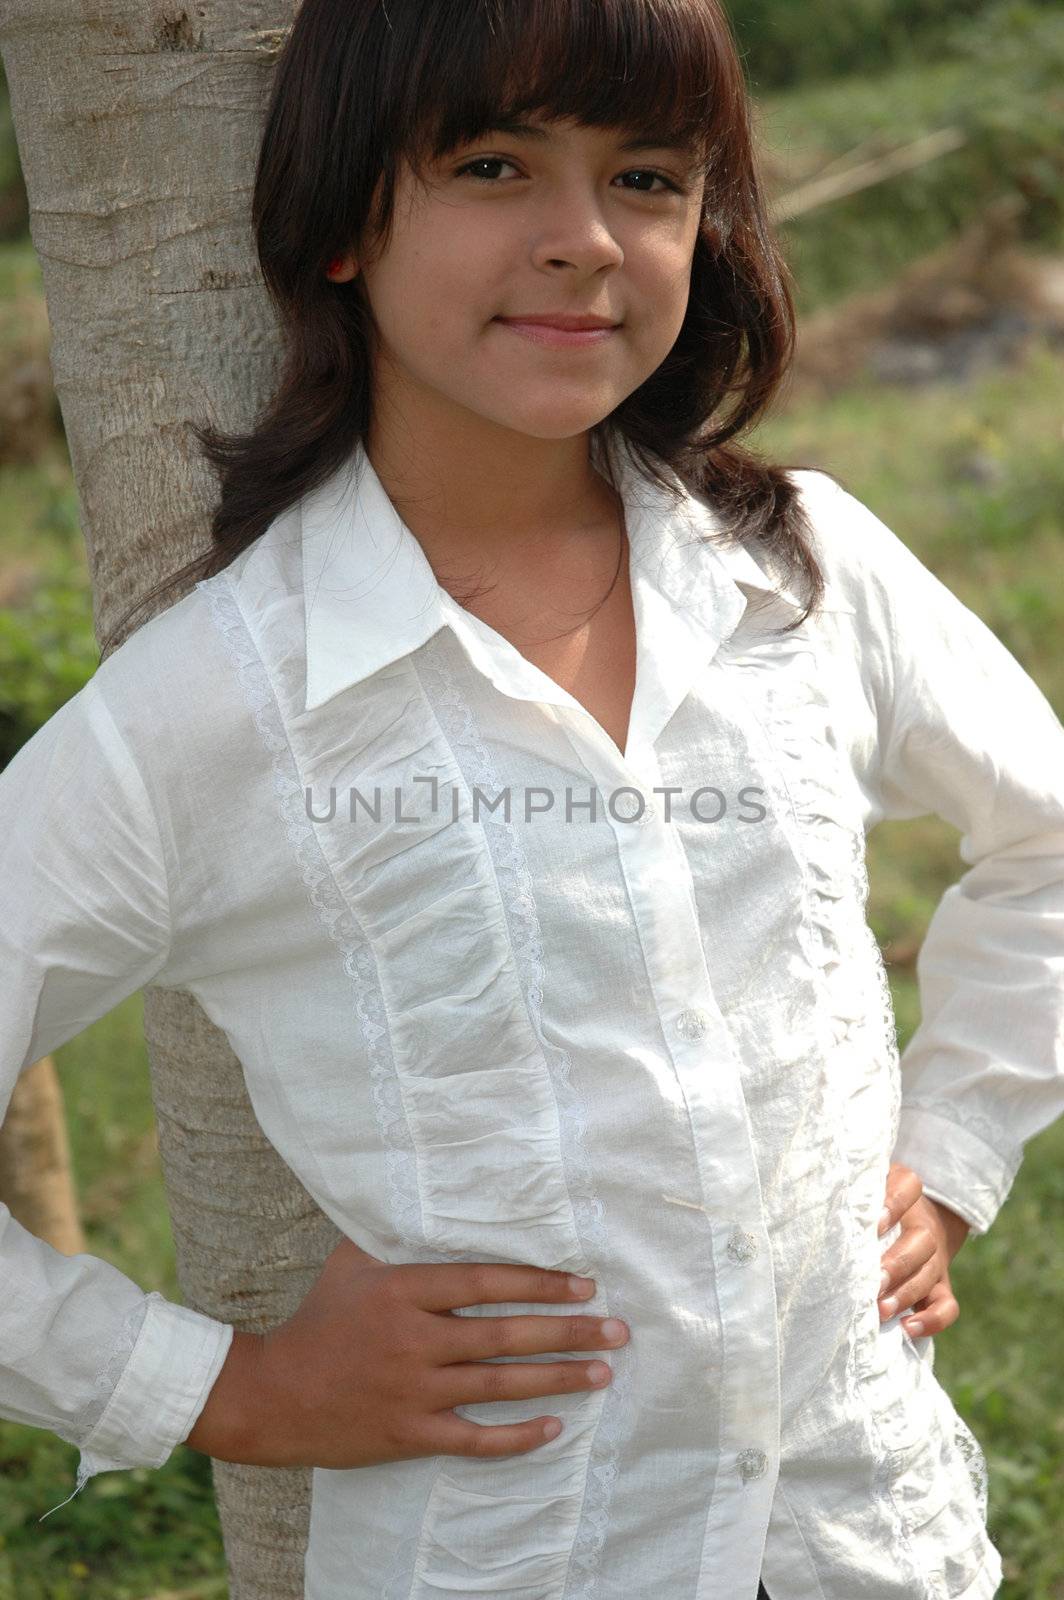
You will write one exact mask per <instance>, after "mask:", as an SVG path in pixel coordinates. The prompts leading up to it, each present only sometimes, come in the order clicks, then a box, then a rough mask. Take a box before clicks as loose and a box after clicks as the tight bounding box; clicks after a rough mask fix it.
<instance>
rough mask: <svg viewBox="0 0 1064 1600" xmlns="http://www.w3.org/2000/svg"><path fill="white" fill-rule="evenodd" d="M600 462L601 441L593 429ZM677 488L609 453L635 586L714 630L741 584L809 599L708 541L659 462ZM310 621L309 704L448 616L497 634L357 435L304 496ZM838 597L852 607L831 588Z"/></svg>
mask: <svg viewBox="0 0 1064 1600" xmlns="http://www.w3.org/2000/svg"><path fill="white" fill-rule="evenodd" d="M591 450H592V461H593V463H594V464H595V465H596V467H598V466H599V465H600V464H601V461H602V451H603V447H602V445H601V444H600V442H599V441H598V439H597V438H594V439H593V440H592V447H591ZM657 465H658V467H659V469H660V470H662V472H663V476H664V477H665V479H666V481H667V482H669V483H670V484H672V485H673V487H674V488H675V489H676V490H677V491H678V495H677V496H676V497H675V498H674V497H673V496H671V495H670V494H668V493H667V492H666V491H664V490H662V489H661V487H660V486H659V485H657V484H654V483H652V482H651V481H650V480H649V479H648V478H647V477H646V475H645V474H644V473H642V472H641V471H639V469H638V468H637V466H636V464H635V463H634V462H633V460H632V458H631V456H630V455H629V453H628V451H627V449H625V448H624V447H623V444H622V445H621V447H620V448H618V449H616V450H615V451H614V453H613V470H614V474H615V477H616V480H617V483H618V487H619V491H620V494H621V497H622V499H623V501H624V507H625V523H626V528H627V533H628V542H629V561H630V567H631V577H632V582H633V585H634V584H635V583H637V582H645V583H648V584H650V585H651V586H652V587H653V588H654V589H656V590H657V591H658V592H659V593H660V594H661V595H662V596H663V597H664V598H665V600H666V602H668V603H669V604H670V605H671V606H673V607H675V608H676V610H677V612H678V613H679V614H680V615H681V616H682V617H683V619H684V622H685V625H687V626H689V625H690V623H691V620H692V619H694V622H695V625H696V626H698V627H699V628H701V629H702V630H703V631H705V632H708V633H711V634H712V635H713V643H714V645H715V644H717V643H719V642H720V640H721V639H724V638H726V637H728V636H729V635H730V634H731V633H732V632H733V631H734V629H735V627H736V625H737V624H738V621H739V619H740V617H741V616H742V614H743V611H744V609H745V605H746V597H745V596H744V595H743V594H742V593H741V590H742V589H753V590H757V591H762V592H767V593H770V594H775V595H776V596H777V597H778V599H779V601H780V602H782V603H783V605H784V606H785V607H788V608H793V609H796V610H801V608H802V603H801V601H799V599H798V598H797V597H796V596H795V595H794V594H793V592H792V591H791V590H789V589H785V588H782V587H780V586H779V585H778V584H776V583H774V582H773V580H772V579H771V577H769V576H768V575H767V574H766V573H765V572H763V571H762V569H761V567H760V566H759V565H758V563H757V562H756V561H755V560H754V558H753V556H752V555H751V554H750V552H749V550H747V549H746V548H745V547H743V546H739V545H721V544H717V543H714V542H708V541H707V540H706V537H705V536H706V535H707V534H717V535H718V536H719V534H720V523H719V520H718V518H717V516H716V515H715V513H714V512H713V511H712V510H711V509H710V508H709V507H708V506H707V505H705V504H704V503H703V502H702V500H701V499H699V498H698V497H696V496H695V495H693V494H692V493H691V492H690V491H689V490H688V489H687V488H686V487H685V486H684V485H683V483H682V482H681V480H680V479H679V477H678V476H677V475H676V474H675V473H674V472H673V471H672V469H671V468H669V467H667V466H665V464H664V463H663V462H660V461H659V462H657ZM300 517H301V546H302V562H303V597H304V616H305V623H306V666H307V678H306V701H305V709H306V710H307V711H312V710H314V709H316V708H317V707H318V706H320V705H323V704H324V703H325V702H326V701H327V700H330V699H332V697H333V696H334V695H337V694H339V693H341V692H342V691H343V690H345V689H348V688H351V687H352V686H353V685H354V684H357V683H359V682H360V681H362V680H363V679H364V678H367V677H369V676H370V675H371V674H372V673H374V672H377V671H379V670H380V669H381V668H383V667H386V666H389V665H391V663H392V662H393V661H397V660H399V659H400V658H401V657H403V656H405V655H408V654H409V653H410V652H412V651H414V650H417V649H418V648H419V647H420V646H421V645H423V644H425V643H426V641H427V640H428V639H430V638H431V637H432V636H433V635H434V634H435V633H437V632H438V631H439V629H440V628H442V627H447V626H450V627H452V628H453V629H454V631H455V632H456V634H458V636H459V637H460V638H461V639H462V640H463V642H464V643H465V644H466V645H467V648H470V649H471V653H472V654H473V655H474V657H475V658H478V659H477V664H478V665H483V664H484V662H485V654H484V652H485V650H486V649H487V648H488V646H487V641H488V640H489V639H490V634H489V633H487V632H486V630H485V625H484V624H482V623H481V622H480V619H479V618H476V617H474V616H472V614H471V613H470V612H468V611H466V610H465V609H464V608H463V607H460V606H459V605H458V604H457V602H456V601H454V600H453V599H452V597H451V596H450V595H449V594H448V593H447V591H446V590H445V589H443V588H442V587H441V586H440V584H439V583H438V582H437V579H436V576H435V573H434V572H433V570H432V567H431V565H430V563H429V560H428V557H427V556H426V555H425V552H424V551H423V550H422V548H421V545H420V544H419V542H418V540H417V538H416V537H415V535H414V534H413V533H412V532H411V531H410V529H409V528H408V527H407V526H406V524H405V523H404V522H403V520H402V518H401V517H400V516H399V514H398V512H397V511H396V509H395V506H394V505H393V504H392V502H391V500H390V499H389V497H388V495H387V493H386V491H385V489H384V486H383V484H382V483H381V481H380V478H379V477H378V476H377V473H376V471H375V470H374V468H373V465H372V463H371V461H370V459H369V456H368V455H367V453H366V450H365V447H364V445H363V444H362V442H361V441H359V442H358V443H357V444H356V446H355V448H354V449H353V450H352V451H351V453H350V455H349V456H348V457H347V458H346V459H345V461H344V462H343V463H342V465H341V466H340V468H339V469H338V470H337V471H336V472H334V473H333V474H332V475H331V476H330V477H329V478H327V479H326V480H325V482H324V483H323V484H321V485H320V486H319V487H318V488H316V489H314V490H312V491H310V492H309V493H308V494H306V495H305V496H304V497H303V499H302V501H301V502H300ZM826 603H827V605H828V607H829V608H830V607H831V605H832V604H833V603H834V605H835V608H836V609H846V610H849V609H851V608H850V607H849V606H847V605H846V604H845V602H841V601H840V600H839V598H838V596H837V593H836V592H835V591H834V590H831V589H830V588H829V593H828V595H827V596H826Z"/></svg>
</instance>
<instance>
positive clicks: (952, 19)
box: [725, 0, 1056, 90]
mask: <svg viewBox="0 0 1064 1600" xmlns="http://www.w3.org/2000/svg"><path fill="white" fill-rule="evenodd" d="M1055 6H1056V0H1041V7H1042V8H1044V9H1045V10H1046V11H1050V10H1052V9H1054V8H1055ZM1029 8H1030V9H1035V7H1034V5H1033V4H1030V5H1029ZM725 9H726V11H727V13H728V15H729V17H730V18H731V21H732V26H733V28H734V31H735V35H736V38H737V39H738V41H739V44H740V46H741V48H742V50H743V53H744V57H745V61H746V67H747V73H748V77H749V80H750V83H751V86H752V87H753V88H754V89H755V90H759V89H781V88H792V87H794V86H795V85H798V84H808V83H812V82H815V81H817V80H819V79H824V78H837V77H842V76H844V75H846V74H852V75H857V74H867V73H876V72H881V71H883V70H884V68H890V67H893V66H897V65H899V64H900V63H902V62H914V61H928V60H930V59H931V58H932V57H933V56H934V55H935V54H946V53H948V52H949V51H951V50H953V49H954V48H955V47H956V42H957V39H958V37H961V38H963V36H964V29H965V28H966V27H967V26H968V25H969V24H974V25H975V26H976V27H979V26H980V25H981V24H982V21H983V18H984V15H985V14H986V13H987V12H988V11H989V10H991V9H992V8H991V7H988V6H987V3H986V0H847V3H846V4H845V5H839V4H838V3H837V0H804V3H803V4H801V5H798V4H796V3H795V0H725Z"/></svg>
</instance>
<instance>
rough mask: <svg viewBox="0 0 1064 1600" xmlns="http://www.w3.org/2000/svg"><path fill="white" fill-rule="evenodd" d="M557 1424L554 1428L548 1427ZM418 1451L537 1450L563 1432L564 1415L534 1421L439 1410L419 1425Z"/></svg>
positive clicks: (481, 1452) (477, 1453)
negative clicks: (498, 1419) (476, 1419)
mask: <svg viewBox="0 0 1064 1600" xmlns="http://www.w3.org/2000/svg"><path fill="white" fill-rule="evenodd" d="M551 1423H553V1424H555V1427H554V1429H553V1431H552V1432H550V1433H548V1432H546V1431H545V1429H546V1427H547V1425H548V1424H551ZM418 1432H419V1439H418V1449H417V1452H416V1453H417V1454H418V1455H447V1456H512V1455H518V1454H524V1453H525V1452H527V1451H529V1450H534V1449H535V1448H536V1446H537V1445H540V1444H545V1443H546V1441H547V1440H548V1439H551V1438H554V1437H555V1435H556V1434H557V1433H560V1432H561V1418H560V1417H551V1416H546V1415H545V1416H542V1417H534V1418H533V1419H532V1420H531V1421H530V1422H470V1421H469V1419H468V1418H467V1417H459V1416H456V1415H455V1413H454V1412H453V1411H437V1412H436V1413H435V1414H434V1415H432V1416H430V1417H426V1418H425V1419H424V1423H423V1425H422V1426H421V1427H420V1428H419V1430H418Z"/></svg>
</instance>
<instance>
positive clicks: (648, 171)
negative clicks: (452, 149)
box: [455, 156, 685, 194]
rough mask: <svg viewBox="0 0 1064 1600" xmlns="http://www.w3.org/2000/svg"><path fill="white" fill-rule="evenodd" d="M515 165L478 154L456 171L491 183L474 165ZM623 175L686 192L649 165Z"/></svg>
mask: <svg viewBox="0 0 1064 1600" xmlns="http://www.w3.org/2000/svg"><path fill="white" fill-rule="evenodd" d="M513 165H514V163H513V162H512V161H506V160H505V159H504V158H503V157H502V156H477V158H476V160H474V161H467V162H466V163H465V165H464V166H461V167H459V168H458V169H457V171H456V172H455V177H456V178H462V177H465V176H466V175H467V174H468V175H469V176H470V177H471V178H473V181H474V182H475V183H482V184H491V183H492V182H493V181H494V180H493V178H492V177H490V176H488V175H487V174H485V173H478V174H475V173H474V171H473V169H474V167H513ZM621 177H622V178H631V177H637V178H650V179H654V178H656V179H657V180H658V182H659V183H663V184H664V185H665V189H666V190H671V191H672V193H673V194H683V193H685V190H684V189H683V188H682V186H681V185H680V184H678V183H675V182H674V181H673V180H672V179H671V178H667V177H666V176H665V174H664V173H663V172H655V171H653V169H652V168H649V167H631V168H630V169H629V170H628V171H627V172H622V173H621ZM631 192H632V193H633V194H661V193H663V192H664V191H662V190H661V189H634V190H632V191H631Z"/></svg>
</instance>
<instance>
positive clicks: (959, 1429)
mask: <svg viewBox="0 0 1064 1600" xmlns="http://www.w3.org/2000/svg"><path fill="white" fill-rule="evenodd" d="M953 1439H954V1443H955V1444H956V1446H957V1449H958V1450H959V1451H960V1453H961V1455H962V1456H963V1457H964V1461H965V1464H966V1466H967V1468H968V1476H969V1477H970V1478H971V1480H972V1488H973V1489H974V1491H975V1499H976V1504H977V1505H978V1507H979V1515H980V1516H981V1517H982V1519H983V1521H984V1522H985V1521H986V1517H987V1509H988V1505H989V1498H990V1497H989V1475H988V1473H987V1467H986V1456H985V1455H984V1454H983V1451H982V1447H981V1446H980V1444H979V1441H978V1439H977V1438H976V1437H975V1434H974V1433H973V1432H972V1430H971V1429H970V1428H969V1426H968V1424H967V1423H966V1422H965V1420H964V1418H963V1417H960V1416H958V1417H957V1419H956V1421H955V1422H954V1424H953Z"/></svg>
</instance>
